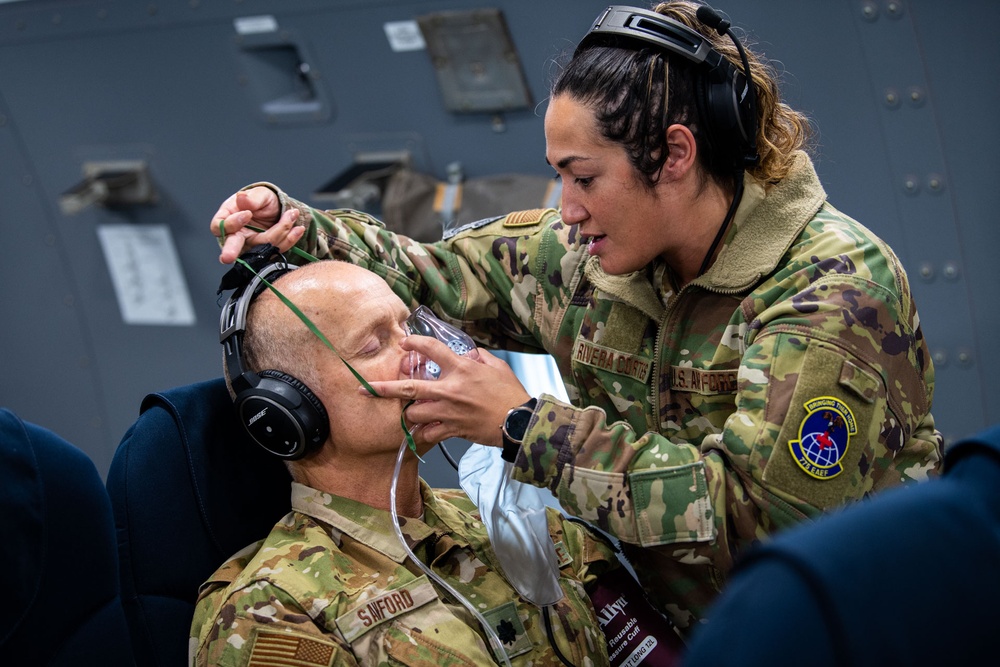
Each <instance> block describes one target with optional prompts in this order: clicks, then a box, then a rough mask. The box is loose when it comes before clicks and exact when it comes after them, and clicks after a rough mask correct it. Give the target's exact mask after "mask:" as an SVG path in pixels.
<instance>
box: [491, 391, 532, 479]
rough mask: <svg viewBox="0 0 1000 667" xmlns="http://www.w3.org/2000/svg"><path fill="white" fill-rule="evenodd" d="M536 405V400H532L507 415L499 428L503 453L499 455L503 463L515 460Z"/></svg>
mask: <svg viewBox="0 0 1000 667" xmlns="http://www.w3.org/2000/svg"><path fill="white" fill-rule="evenodd" d="M537 404H538V399H537V398H532V399H530V400H528V402H527V403H524V404H523V405H519V406H517V407H516V408H513V409H511V410H510V411H509V412H508V413H507V418H506V419H504V420H503V424H502V425H501V426H500V432H501V433H502V434H503V451H502V452H501V453H500V458H502V459H503V460H504V461H507V462H508V463H513V462H514V460H515V459H516V458H517V452H518V451H519V450H520V449H521V443H522V442H524V433H525V431H527V430H528V422H530V421H531V415H532V414H534V412H535V405H537Z"/></svg>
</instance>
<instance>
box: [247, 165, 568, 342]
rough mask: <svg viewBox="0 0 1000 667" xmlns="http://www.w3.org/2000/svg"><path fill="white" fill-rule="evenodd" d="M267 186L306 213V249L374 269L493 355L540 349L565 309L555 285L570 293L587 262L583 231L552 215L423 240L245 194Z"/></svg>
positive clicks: (409, 300)
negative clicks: (271, 194) (266, 191)
mask: <svg viewBox="0 0 1000 667" xmlns="http://www.w3.org/2000/svg"><path fill="white" fill-rule="evenodd" d="M259 185H264V186H266V187H270V188H271V189H272V190H274V191H275V192H276V193H277V194H278V197H279V200H280V201H281V205H282V210H284V209H286V208H289V207H293V208H297V209H298V210H299V211H300V217H299V221H300V223H301V224H304V225H306V226H307V227H308V232H307V233H306V235H305V237H304V238H303V241H300V245H301V246H302V247H303V249H304V250H306V251H307V252H309V253H310V254H312V255H314V256H316V257H319V258H321V259H325V258H334V259H340V260H344V261H348V262H351V263H352V264H356V265H358V266H362V267H364V268H367V269H369V270H370V271H372V272H374V273H376V274H378V275H379V276H381V277H382V278H383V279H385V281H386V282H387V283H388V284H389V286H390V287H391V288H392V289H393V291H394V292H395V293H396V294H397V295H398V296H399V297H400V298H401V299H403V301H404V303H406V304H407V305H408V306H410V307H414V306H416V305H417V304H424V305H426V306H428V307H430V308H432V309H433V310H434V311H435V312H436V313H437V315H438V316H439V317H441V318H442V319H444V320H446V321H449V322H450V323H452V324H454V325H456V326H459V327H460V328H462V329H463V330H464V331H466V332H467V333H469V335H471V336H472V337H473V338H474V339H475V340H476V341H477V342H478V343H479V344H480V345H482V346H484V347H487V348H492V349H506V350H513V351H526V352H539V351H541V345H540V341H542V340H545V336H544V333H545V332H544V331H542V329H544V328H545V327H546V326H547V325H550V324H551V325H553V326H554V325H555V323H556V321H557V320H556V316H557V314H558V313H560V312H561V310H562V308H564V306H565V304H564V303H563V300H564V297H563V290H562V289H554V288H553V287H552V285H559V286H562V287H566V286H567V284H568V283H569V281H570V280H571V275H572V274H573V273H574V272H576V271H577V269H578V268H579V264H580V262H579V260H580V257H582V253H581V252H580V247H579V244H578V243H577V242H576V239H575V238H574V237H575V232H574V231H573V230H572V228H568V227H566V226H564V225H563V224H562V222H561V219H560V217H559V214H558V212H557V211H555V210H553V209H537V210H533V211H521V212H517V213H511V214H508V215H504V216H498V217H496V218H491V219H486V220H481V221H478V222H473V223H470V224H468V225H466V226H465V227H463V228H462V229H461V230H459V231H460V232H461V233H460V234H457V235H454V236H450V237H449V240H446V241H440V242H437V243H419V242H416V241H414V240H412V239H409V238H407V237H405V236H401V235H398V234H395V233H393V232H391V231H389V230H387V229H386V228H385V227H384V225H383V224H382V223H381V222H380V221H378V220H376V219H375V218H373V217H371V216H369V215H367V214H364V213H361V212H358V211H349V210H336V211H320V210H318V209H313V208H310V207H309V206H307V205H305V204H303V203H301V202H299V201H297V200H295V199H292V198H291V197H289V196H288V195H286V194H285V193H284V192H282V191H281V190H280V188H278V187H277V186H275V185H272V184H269V183H255V184H253V185H250V186H247V188H250V187H255V186H259ZM567 240H568V242H567ZM532 260H534V261H532ZM546 286H548V287H546Z"/></svg>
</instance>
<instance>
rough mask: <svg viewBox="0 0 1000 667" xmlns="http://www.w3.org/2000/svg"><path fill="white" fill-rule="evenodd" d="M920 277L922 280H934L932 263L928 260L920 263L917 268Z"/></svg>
mask: <svg viewBox="0 0 1000 667" xmlns="http://www.w3.org/2000/svg"><path fill="white" fill-rule="evenodd" d="M919 273H920V278H921V280H923V281H924V282H928V283H929V282H933V280H934V265H933V264H931V263H930V262H924V263H923V264H921V265H920V269H919Z"/></svg>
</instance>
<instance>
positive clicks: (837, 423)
mask: <svg viewBox="0 0 1000 667" xmlns="http://www.w3.org/2000/svg"><path fill="white" fill-rule="evenodd" d="M805 408H806V416H805V417H804V418H803V419H802V424H800V425H799V439H798V440H789V441H788V448H789V449H790V450H791V452H792V458H794V459H795V462H796V463H798V464H799V467H800V468H802V470H804V471H805V472H806V474H808V475H810V476H811V477H815V478H816V479H832V478H833V477H836V476H837V475H839V474H840V473H842V472H843V471H844V466H842V465H841V463H840V462H841V461H842V460H843V458H844V455H845V454H847V447H848V445H849V444H850V439H851V436H852V435H854V434H855V433H856V432H857V425H856V424H855V421H854V414H853V413H852V412H851V409H850V408H849V407H847V405H845V404H844V403H843V402H841V401H839V400H837V399H836V398H832V397H830V396H820V397H818V398H814V399H813V400H811V401H809V402H807V403H806V404H805Z"/></svg>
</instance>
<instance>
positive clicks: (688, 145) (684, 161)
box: [663, 123, 698, 180]
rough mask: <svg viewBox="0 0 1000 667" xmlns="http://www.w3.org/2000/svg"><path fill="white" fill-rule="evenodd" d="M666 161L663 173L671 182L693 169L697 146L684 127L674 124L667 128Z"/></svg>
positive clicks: (689, 131) (692, 135) (689, 132)
mask: <svg viewBox="0 0 1000 667" xmlns="http://www.w3.org/2000/svg"><path fill="white" fill-rule="evenodd" d="M667 149H668V150H669V153H668V154H667V161H666V162H665V163H664V164H663V171H664V174H666V175H667V176H668V177H669V178H670V179H671V180H677V179H679V178H683V177H684V176H685V175H687V173H688V172H689V171H691V168H692V167H694V164H695V160H696V159H697V157H698V144H697V142H696V141H695V139H694V134H692V132H691V130H690V129H689V128H688V127H687V126H686V125H681V124H680V123H674V124H673V125H671V126H670V127H668V128H667Z"/></svg>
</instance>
